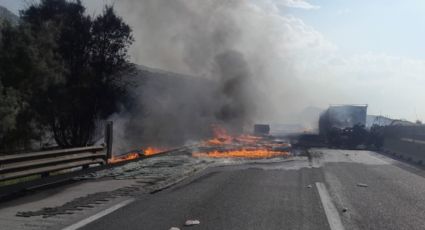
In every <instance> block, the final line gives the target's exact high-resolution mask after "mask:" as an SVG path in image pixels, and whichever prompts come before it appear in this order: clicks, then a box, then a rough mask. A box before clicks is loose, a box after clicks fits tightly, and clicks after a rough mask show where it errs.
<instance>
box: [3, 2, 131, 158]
mask: <svg viewBox="0 0 425 230" xmlns="http://www.w3.org/2000/svg"><path fill="white" fill-rule="evenodd" d="M0 28H1V36H0V95H1V96H0V152H2V151H3V152H4V151H8V150H19V149H28V148H32V147H33V146H34V143H42V142H43V140H45V139H46V137H47V136H52V137H53V138H54V140H55V142H56V143H57V144H58V145H59V146H60V147H77V146H86V145H90V144H92V142H93V141H94V140H93V138H94V133H95V130H96V128H97V125H98V124H99V123H101V122H102V121H103V120H105V119H106V118H107V117H108V116H110V115H111V114H113V113H114V112H117V111H118V110H119V105H120V103H121V102H122V101H124V100H125V98H126V95H127V94H126V93H127V88H128V83H127V82H126V81H125V80H123V78H122V77H123V76H124V75H126V74H128V73H129V72H130V71H132V69H133V67H132V65H131V64H130V62H129V60H128V58H129V57H128V52H127V51H128V48H129V46H130V45H131V44H132V42H133V37H132V30H131V28H130V27H129V26H128V25H127V24H126V23H125V22H124V21H123V20H122V18H120V17H119V16H118V15H117V14H116V13H115V11H114V9H113V7H112V6H106V7H105V8H104V10H103V12H102V13H101V14H100V15H98V16H95V17H92V16H89V15H87V14H86V13H85V7H84V6H83V5H82V3H81V2H80V1H66V0H41V1H40V2H39V3H34V4H33V5H31V6H29V7H28V8H27V9H25V10H23V11H21V13H20V20H19V24H17V25H12V24H10V23H7V22H3V23H2V25H1V27H0Z"/></svg>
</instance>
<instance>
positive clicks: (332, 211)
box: [316, 182, 344, 230]
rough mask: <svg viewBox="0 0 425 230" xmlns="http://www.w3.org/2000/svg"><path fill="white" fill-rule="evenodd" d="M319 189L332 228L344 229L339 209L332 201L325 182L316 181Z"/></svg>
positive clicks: (334, 229)
mask: <svg viewBox="0 0 425 230" xmlns="http://www.w3.org/2000/svg"><path fill="white" fill-rule="evenodd" d="M316 187H317V191H319V196H320V200H321V201H322V206H323V209H325V214H326V218H327V219H328V223H329V226H330V227H331V230H344V226H343V225H342V221H341V218H340V216H339V213H338V210H337V209H336V208H335V205H334V204H333V203H332V201H331V197H330V195H329V192H328V190H326V186H325V185H324V184H323V183H320V182H316Z"/></svg>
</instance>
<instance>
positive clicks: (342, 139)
mask: <svg viewBox="0 0 425 230" xmlns="http://www.w3.org/2000/svg"><path fill="white" fill-rule="evenodd" d="M366 116H367V105H331V106H329V108H328V109H327V110H326V111H325V112H324V113H322V115H321V116H320V119H319V134H320V136H322V137H323V138H324V139H325V140H326V141H327V143H328V144H330V145H333V146H336V147H346V146H349V147H350V148H351V147H355V145H358V144H360V143H361V142H362V141H363V140H362V139H363V138H364V137H361V136H362V135H364V132H365V130H364V128H365V126H366Z"/></svg>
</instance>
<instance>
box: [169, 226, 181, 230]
mask: <svg viewBox="0 0 425 230" xmlns="http://www.w3.org/2000/svg"><path fill="white" fill-rule="evenodd" d="M169 230H180V228H178V227H171V228H170V229H169Z"/></svg>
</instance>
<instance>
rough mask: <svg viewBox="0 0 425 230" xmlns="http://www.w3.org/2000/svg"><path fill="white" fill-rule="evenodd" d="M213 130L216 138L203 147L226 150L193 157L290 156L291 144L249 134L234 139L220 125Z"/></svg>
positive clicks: (199, 153)
mask: <svg viewBox="0 0 425 230" xmlns="http://www.w3.org/2000/svg"><path fill="white" fill-rule="evenodd" d="M212 129H213V134H214V137H213V138H212V139H210V140H207V141H204V142H203V143H202V144H201V147H207V148H213V149H214V148H218V147H222V148H224V149H225V150H212V151H205V152H194V153H192V156H194V157H212V158H234V157H236V158H238V157H239V158H271V157H278V156H289V148H290V144H289V143H281V142H280V143H277V142H273V141H272V140H270V139H267V137H258V136H252V135H247V134H243V135H239V136H234V137H233V136H231V135H229V134H228V133H227V131H226V129H224V128H223V127H220V126H218V125H212ZM229 149H230V150H229ZM279 149H280V150H279Z"/></svg>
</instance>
